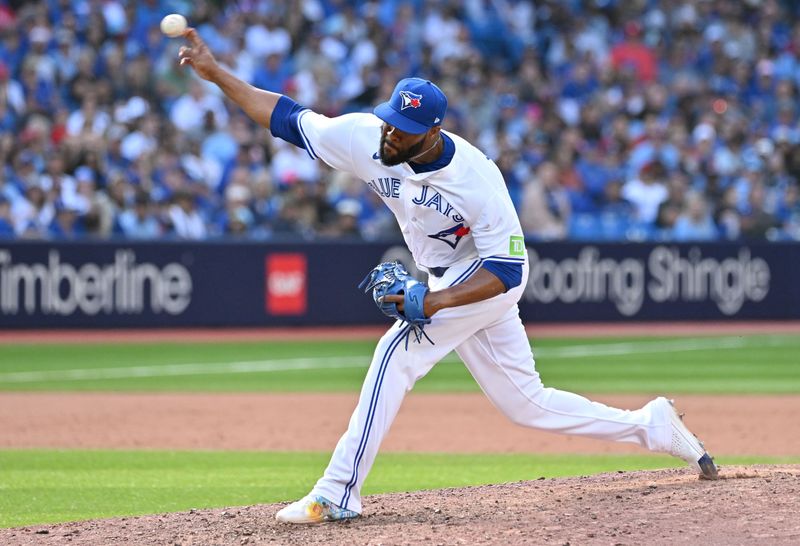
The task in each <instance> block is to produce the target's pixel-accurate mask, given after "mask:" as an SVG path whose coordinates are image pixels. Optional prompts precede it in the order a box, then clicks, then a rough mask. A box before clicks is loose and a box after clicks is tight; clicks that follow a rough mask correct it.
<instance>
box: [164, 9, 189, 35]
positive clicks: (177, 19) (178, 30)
mask: <svg viewBox="0 0 800 546" xmlns="http://www.w3.org/2000/svg"><path fill="white" fill-rule="evenodd" d="M187 26H188V23H187V22H186V17H184V16H183V15H181V14H179V13H170V14H169V15H167V16H165V17H164V18H163V19H161V32H163V33H164V34H166V35H167V36H169V37H170V38H177V37H179V36H182V35H183V33H184V31H185V30H186V27H187Z"/></svg>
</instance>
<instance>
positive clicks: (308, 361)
mask: <svg viewBox="0 0 800 546" xmlns="http://www.w3.org/2000/svg"><path fill="white" fill-rule="evenodd" d="M790 342H791V340H790V339H789V338H786V337H782V336H761V337H759V338H756V339H753V338H745V337H738V336H731V337H713V338H688V339H676V340H669V341H664V340H655V341H635V342H627V343H597V344H589V345H573V346H567V347H543V348H536V346H535V344H534V350H533V351H534V355H535V357H536V358H537V359H539V360H541V359H543V358H547V359H556V358H586V357H591V356H615V355H636V354H658V353H664V352H679V351H702V350H709V349H714V350H729V349H739V348H742V347H746V346H756V345H758V346H771V347H775V346H781V345H791V344H792V343H790ZM369 360H370V357H369V355H364V354H361V355H352V356H318V357H306V358H283V359H264V360H249V361H239V362H214V363H188V364H154V365H150V366H128V367H116V368H85V369H71V370H39V371H26V372H5V373H0V385H2V384H3V383H40V382H50V381H96V380H103V379H136V378H152V377H170V376H172V377H174V376H188V375H220V374H238V373H273V372H283V371H298V370H333V369H347V368H366V367H367V366H368V365H369ZM441 362H445V363H455V362H461V361H460V359H459V358H458V357H457V356H456V355H455V353H451V354H449V355H448V356H446V357H445V358H444V359H442V361H441Z"/></svg>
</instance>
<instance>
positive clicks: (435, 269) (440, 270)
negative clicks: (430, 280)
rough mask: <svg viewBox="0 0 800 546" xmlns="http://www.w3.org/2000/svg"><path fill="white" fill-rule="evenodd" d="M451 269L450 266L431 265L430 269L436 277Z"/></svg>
mask: <svg viewBox="0 0 800 546" xmlns="http://www.w3.org/2000/svg"><path fill="white" fill-rule="evenodd" d="M448 269H450V268H449V267H429V268H428V271H430V274H431V275H433V276H434V277H443V276H444V274H445V273H446V272H447V270H448Z"/></svg>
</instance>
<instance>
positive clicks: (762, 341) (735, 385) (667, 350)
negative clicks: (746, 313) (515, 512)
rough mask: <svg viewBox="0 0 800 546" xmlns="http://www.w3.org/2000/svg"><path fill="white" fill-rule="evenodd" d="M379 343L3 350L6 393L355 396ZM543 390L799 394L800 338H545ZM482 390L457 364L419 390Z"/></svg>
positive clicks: (0, 374)
mask: <svg viewBox="0 0 800 546" xmlns="http://www.w3.org/2000/svg"><path fill="white" fill-rule="evenodd" d="M373 347H374V343H373V342H369V341H342V342H307V341H303V342H247V343H242V342H237V343H217V344H206V343H201V344H197V343H195V344H189V343H152V344H151V343H137V344H114V345H110V344H109V345H106V344H99V345H80V344H66V345H6V346H2V345H0V390H2V391H35V390H51V391H52V390H56V391H65V390H67V391H144V392H150V391H159V392H163V391H184V392H185V391H197V392H212V391H214V392H237V391H251V392H274V391H280V392H300V391H306V392H322V391H355V390H357V389H358V388H359V387H360V386H361V381H362V380H363V377H364V371H365V369H366V367H367V366H368V365H369V360H370V355H371V351H372V348H373ZM534 354H535V356H536V368H537V370H538V371H539V373H540V374H541V375H542V378H543V380H544V381H545V383H546V384H548V385H549V386H553V387H558V388H561V389H567V390H572V391H578V392H593V393H655V392H671V393H676V394H679V393H765V394H768V393H797V392H800V336H791V335H769V336H764V335H761V336H725V337H693V338H686V337H682V338H655V339H647V338H630V339H626V338H616V339H604V340H598V339H586V340H582V339H569V340H564V339H561V340H559V339H543V340H541V341H537V342H536V343H535V345H534ZM415 390H417V391H427V392H470V391H477V390H478V387H477V385H476V384H475V382H474V381H473V379H472V377H471V376H470V375H469V373H468V372H467V371H466V370H465V368H464V366H463V365H462V364H461V363H460V361H458V359H457V357H455V355H450V356H449V357H447V358H446V359H445V360H444V361H442V362H441V363H439V364H437V365H436V366H435V367H434V368H433V371H431V373H430V374H428V376H426V377H425V378H423V379H422V380H421V381H420V382H419V383H418V384H417V386H416V387H415Z"/></svg>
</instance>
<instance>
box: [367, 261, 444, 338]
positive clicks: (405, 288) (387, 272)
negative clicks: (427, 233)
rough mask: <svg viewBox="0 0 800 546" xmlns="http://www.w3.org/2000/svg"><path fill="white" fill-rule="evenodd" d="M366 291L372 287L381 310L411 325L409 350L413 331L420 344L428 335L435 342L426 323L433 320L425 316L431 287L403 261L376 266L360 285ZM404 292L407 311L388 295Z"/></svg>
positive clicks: (404, 305) (374, 297) (373, 294)
mask: <svg viewBox="0 0 800 546" xmlns="http://www.w3.org/2000/svg"><path fill="white" fill-rule="evenodd" d="M358 287H359V288H361V289H362V290H364V292H369V291H370V290H372V299H373V300H374V301H375V305H377V306H378V309H380V310H381V312H382V313H383V314H384V315H386V316H387V317H390V318H393V319H399V320H401V321H403V322H405V323H406V324H407V325H408V332H407V335H406V350H408V336H409V335H410V334H411V333H412V332H413V334H414V337H415V339H416V341H417V343H419V342H420V340H421V339H422V338H423V337H425V339H427V340H428V341H430V343H431V344H433V341H432V340H431V338H429V337H428V334H426V333H425V331H424V328H425V325H426V324H429V323H430V322H431V319H429V318H426V317H425V295H426V294H427V293H428V286H427V285H426V284H424V283H421V282H419V281H418V280H417V279H415V278H414V277H412V276H411V275H410V274H409V273H408V271H406V269H405V268H404V267H403V264H401V263H400V262H384V263H382V264H379V265H378V266H376V267H375V268H374V269H373V270H372V271H370V272H369V273H368V274H367V276H366V277H365V278H364V280H363V281H361V284H359V285H358ZM389 294H392V295H402V296H403V311H402V312H400V311H399V310H398V309H397V304H396V303H393V302H385V301H384V296H386V295H389Z"/></svg>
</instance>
